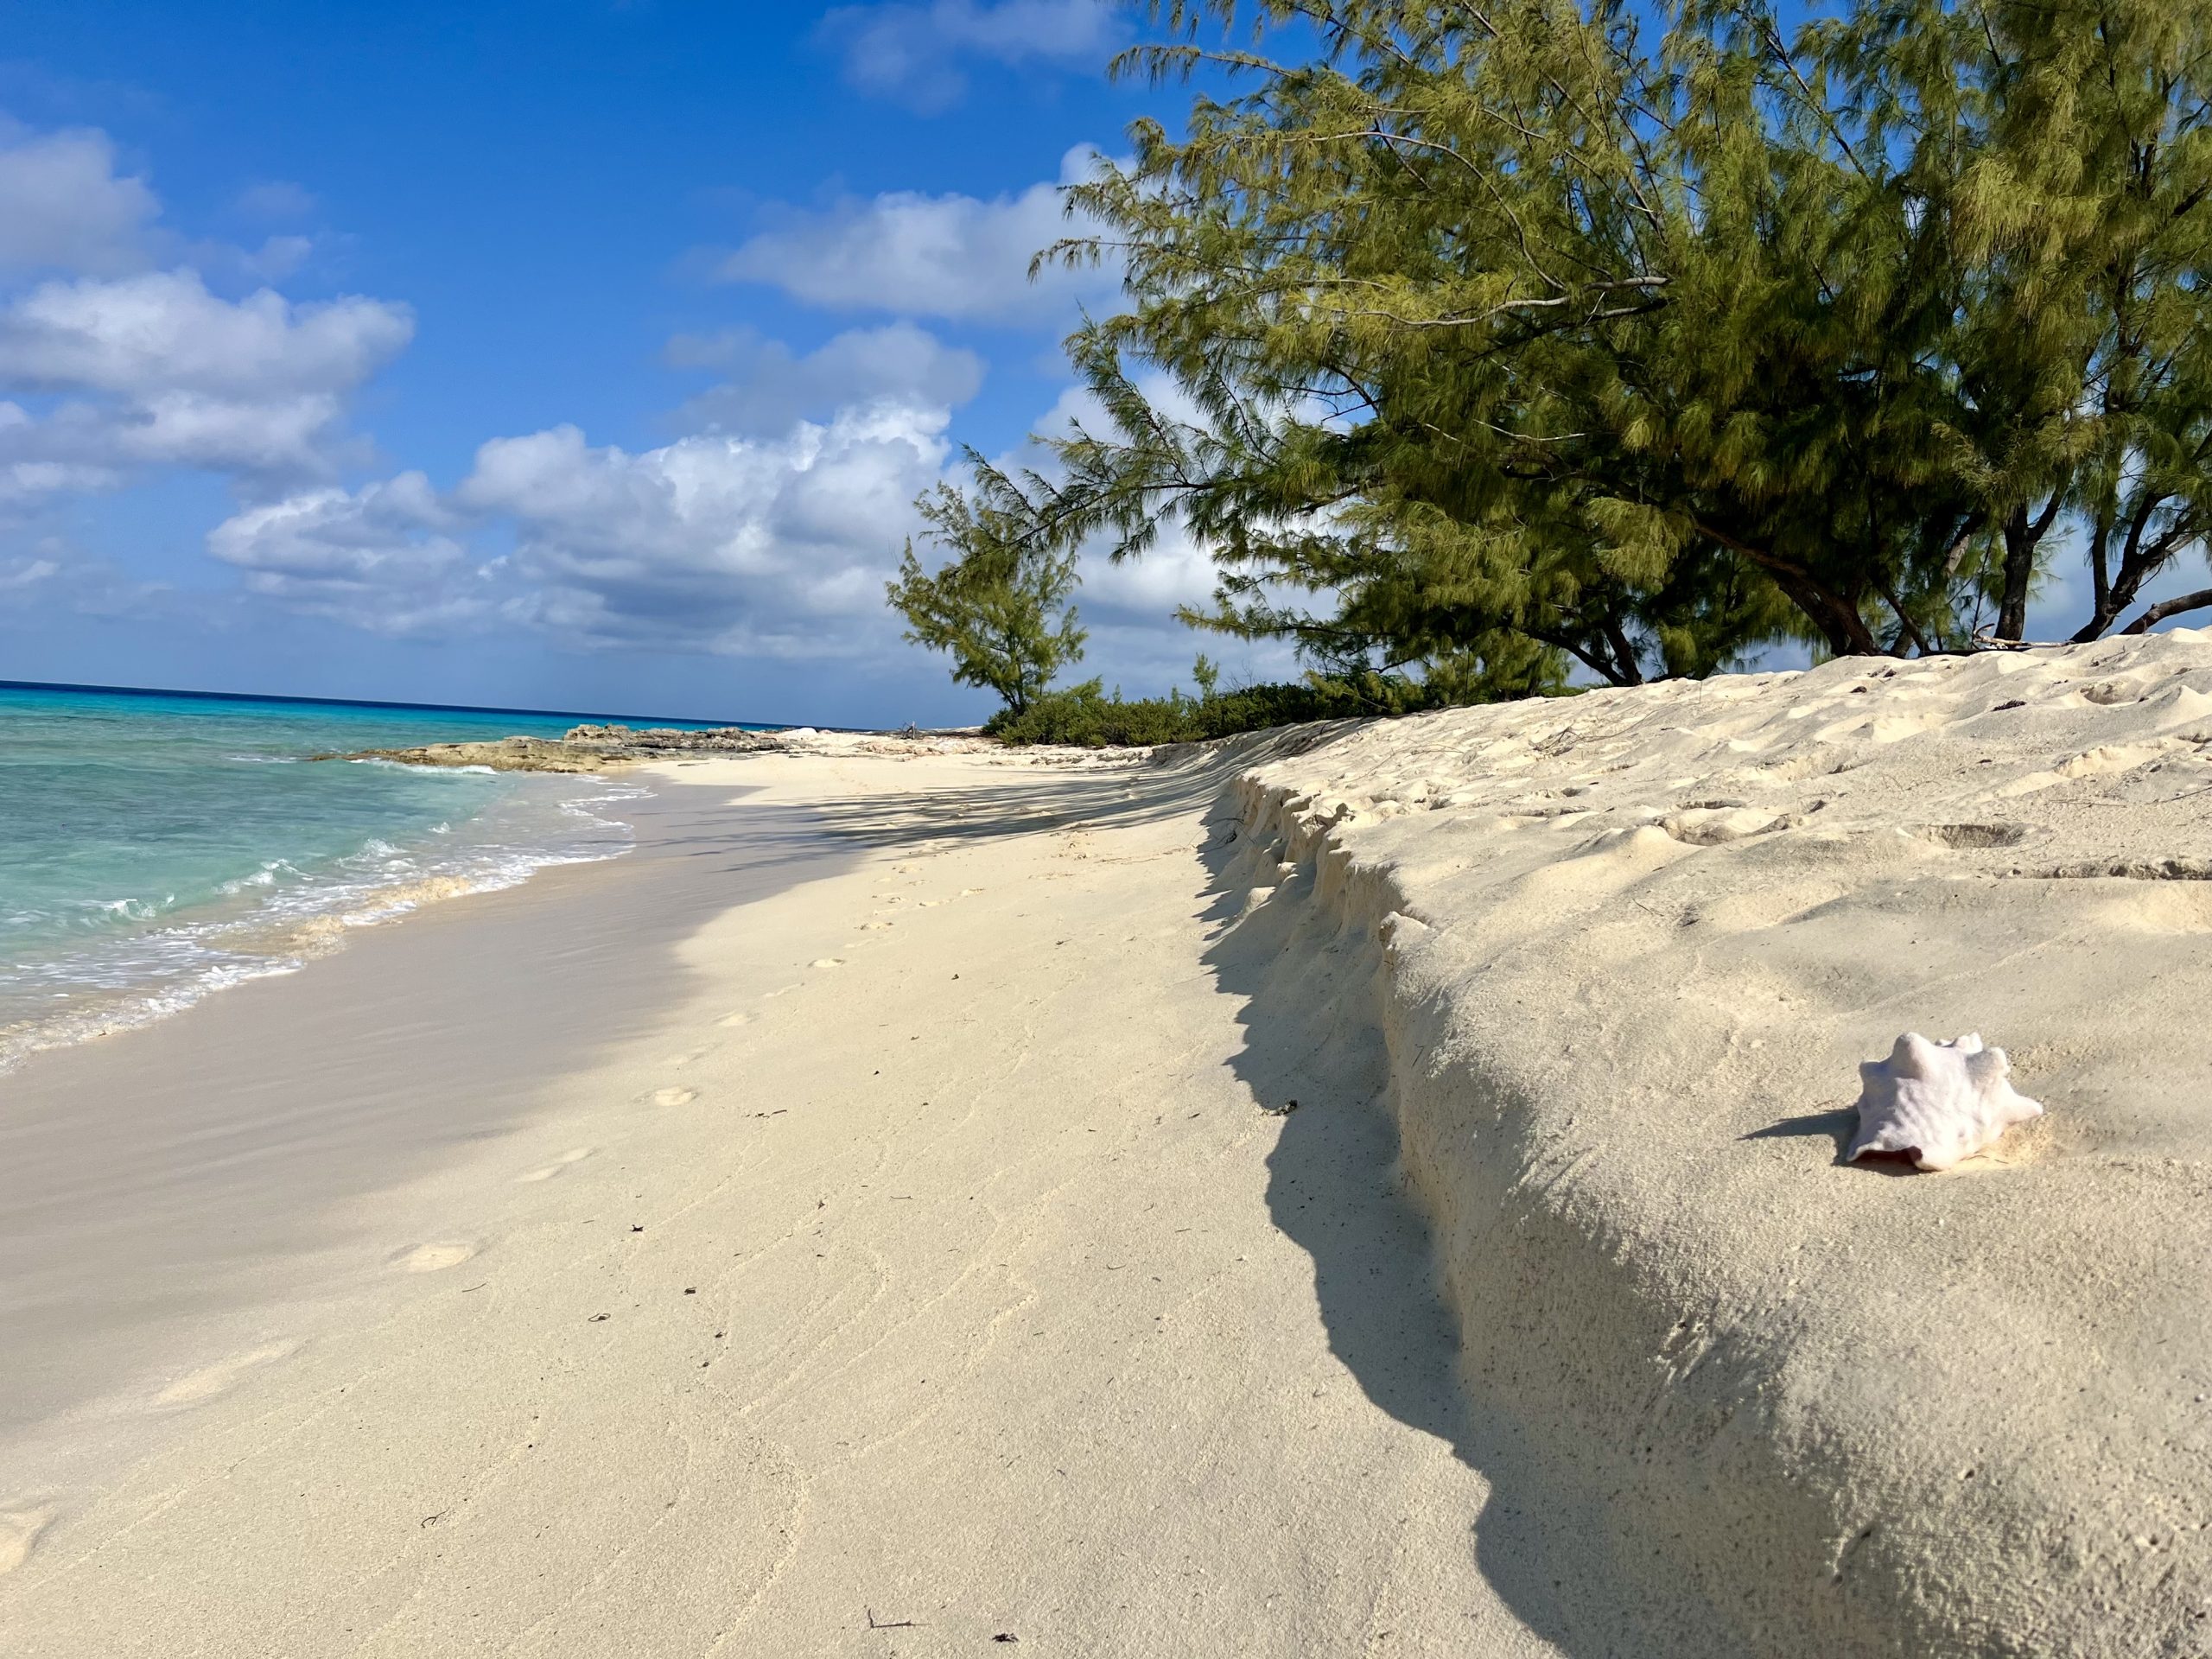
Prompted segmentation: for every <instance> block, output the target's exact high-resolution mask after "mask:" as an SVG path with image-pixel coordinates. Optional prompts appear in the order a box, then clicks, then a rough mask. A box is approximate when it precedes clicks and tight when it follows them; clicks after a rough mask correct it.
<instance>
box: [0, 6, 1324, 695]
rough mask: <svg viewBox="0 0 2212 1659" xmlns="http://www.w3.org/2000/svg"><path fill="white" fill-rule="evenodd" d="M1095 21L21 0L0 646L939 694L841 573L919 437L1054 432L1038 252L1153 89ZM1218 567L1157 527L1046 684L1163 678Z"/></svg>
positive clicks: (244, 685) (867, 590) (485, 682)
mask: <svg viewBox="0 0 2212 1659" xmlns="http://www.w3.org/2000/svg"><path fill="white" fill-rule="evenodd" d="M1128 37H1129V30H1128V22H1127V19H1126V16H1125V15H1124V14H1123V13H1122V10H1120V9H1118V8H1116V7H1115V6H1114V5H1112V4H1110V3H1108V0H915V3H896V4H891V3H883V4H847V5H842V6H836V7H824V6H819V5H813V4H807V3H789V4H779V5H766V4H744V3H731V0H722V3H712V4H710V3H703V0H630V3H613V0H553V3H546V0H537V3H533V4H531V5H530V6H528V7H526V8H525V7H523V6H519V5H505V4H479V5H474V6H469V7H463V8H454V7H435V8H433V7H426V6H416V5H410V4H406V3H382V4H377V5H367V4H358V5H355V4H346V5H323V6H317V7H314V8H307V7H301V6H297V5H290V4H283V5H280V4H275V3H234V4H232V5H229V6H226V7H221V8H208V7H179V6H175V5H174V4H162V5H156V4H143V3H139V4H114V3H110V4H102V5H100V6H97V7H86V6H63V5H60V4H52V3H40V4H30V5H20V6H17V7H15V8H12V9H11V12H10V30H9V34H8V36H7V39H6V41H5V45H4V48H0V49H4V51H5V52H6V54H8V55H7V57H6V59H5V60H4V61H0V677H10V678H28V679H67V680H78V681H92V682H105V683H138V684H157V685H176V686H185V687H194V688H203V689H216V690H269V691H283V692H291V693H299V694H310V695H321V696H365V697H401V698H416V699H422V700H435V701H453V702H494V703H503V704H526V705H541V706H559V707H566V708H607V709H627V710H638V711H645V712H657V713H665V714H671V715H681V714H697V715H728V716H744V717H753V718H765V719H791V720H815V721H823V722H825V723H829V722H835V723H853V722H876V721H885V722H890V721H906V720H908V719H918V720H921V721H933V720H951V719H959V718H977V717H980V716H981V715H982V713H984V712H986V711H987V710H988V707H989V706H990V702H989V699H988V697H983V696H979V695H978V694H976V693H972V692H968V691H963V690H957V689H956V688H954V687H952V686H951V685H950V683H949V682H948V681H947V679H946V677H945V674H944V667H943V664H942V661H941V659H938V658H931V657H928V656H925V655H924V654H923V653H921V652H918V651H916V650H914V649H913V648H912V647H911V646H907V645H903V644H902V643H900V642H899V639H898V637H897V628H896V625H895V623H894V622H893V620H891V619H890V618H889V617H887V614H886V613H884V610H883V607H882V605H881V599H880V595H881V584H882V582H883V580H884V578H885V576H886V575H887V573H888V570H889V568H890V567H891V565H892V564H893V563H895V559H896V556H897V553H898V550H899V544H900V543H901V542H902V541H903V539H904V537H906V534H907V533H908V532H909V531H911V530H912V528H913V524H914V521H913V518H912V513H911V509H910V503H911V499H912V496H913V495H914V494H915V493H917V492H918V490H920V489H922V488H924V487H925V486H928V485H929V484H931V483H932V482H934V481H935V480H937V479H938V478H939V477H942V476H947V475H950V473H951V472H952V470H953V469H954V468H955V467H957V446H958V445H959V444H962V443H972V444H974V445H976V447H978V448H982V450H984V451H985V452H987V453H990V454H1001V453H1004V452H1005V451H1007V449H1009V448H1011V447H1013V446H1014V445H1016V444H1018V443H1019V442H1020V441H1021V439H1022V436H1023V435H1024V434H1025V433H1026V432H1027V431H1029V430H1031V429H1033V428H1035V427H1037V426H1038V425H1039V423H1046V422H1057V421H1058V420H1059V419H1061V418H1064V417H1065V412H1066V410H1067V408H1068V407H1069V405H1067V404H1065V402H1064V399H1065V398H1066V397H1068V396H1069V395H1070V390H1071V388H1070V377H1069V375H1068V372H1067V371H1066V368H1065V362H1064V360H1063V359H1062V358H1061V356H1060V353H1059V351H1058V340H1060V338H1061V337H1062V336H1063V335H1064V334H1065V333H1066V332H1067V330H1068V329H1069V327H1071V325H1072V323H1073V321H1074V320H1075V318H1076V316H1077V311H1078V308H1079V307H1080V306H1081V305H1082V304H1083V303H1084V302H1085V301H1086V300H1089V301H1090V302H1094V303H1096V302H1099V301H1102V300H1104V299H1108V298H1109V297H1110V296H1111V294H1112V292H1113V285H1112V282H1111V280H1110V277H1107V276H1101V275H1098V274H1092V275H1090V276H1086V277H1060V278H1057V279H1055V280H1052V281H1051V282H1048V283H1045V284H1042V285H1032V284H1030V283H1028V282H1027V279H1026V277H1025V268H1026V265H1027V258H1028V255H1029V254H1030V252H1031V251H1033V249H1034V248H1035V247H1036V246H1038V245H1039V244H1040V243H1041V242H1043V241H1045V240H1047V239H1050V238H1052V237H1053V236H1055V235H1057V234H1058V233H1059V232H1060V231H1061V228H1062V222H1061V220H1060V218H1059V210H1058V197H1057V194H1056V193H1055V190H1054V187H1055V186H1056V185H1057V184H1058V183H1059V182H1061V181H1064V180H1065V179H1067V178H1069V177H1071V176H1074V175H1075V170H1076V169H1078V168H1081V167H1082V166H1083V165H1084V156H1086V155H1087V154H1088V153H1089V151H1090V149H1092V148H1093V147H1094V146H1095V147H1102V148H1103V149H1107V150H1108V151H1109V152H1110V151H1112V150H1113V149H1115V148H1116V146H1117V144H1118V143H1119V140H1120V136H1121V134H1122V131H1123V130H1124V129H1125V128H1126V126H1127V124H1128V121H1129V120H1130V119H1131V118H1132V117H1133V116H1135V114H1137V113H1138V112H1139V111H1141V110H1143V109H1144V108H1146V107H1147V105H1148V104H1150V105H1154V106H1155V107H1160V108H1162V109H1164V110H1166V111H1169V112H1171V113H1172V111H1173V106H1174V105H1179V103H1180V102H1181V101H1182V99H1183V98H1184V96H1185V94H1184V93H1182V92H1179V91H1174V90H1170V91H1169V92H1165V93H1154V92H1149V91H1147V90H1146V89H1144V88H1143V87H1141V86H1113V85H1110V84H1109V81H1108V80H1107V78H1106V76H1105V75H1104V73H1103V68H1104V66H1105V63H1106V61H1107V60H1108V59H1109V56H1110V55H1111V54H1112V52H1113V51H1114V50H1115V49H1116V47H1118V46H1119V45H1121V44H1122V43H1124V42H1125V41H1126V40H1127V39H1128ZM1210 585H1211V583H1210V581H1209V579H1208V577H1207V574H1206V571H1205V566H1204V563H1203V561H1202V560H1200V559H1199V558H1198V557H1197V556H1196V555H1195V554H1194V553H1193V552H1192V550H1189V549H1188V548H1187V547H1186V546H1180V545H1178V544H1175V543H1173V542H1172V541H1171V543H1170V544H1169V545H1168V546H1166V548H1165V549H1164V550H1163V551H1162V552H1161V553H1160V555H1159V556H1156V557H1154V558H1151V559H1148V560H1147V562H1146V563H1145V565H1144V566H1143V567H1142V568H1139V569H1130V568H1126V567H1125V568H1123V569H1120V570H1115V569H1105V568H1099V569H1090V570H1089V571H1087V573H1086V588H1085V590H1084V609H1085V615H1086V620H1087V621H1088V623H1089V625H1090V627H1091V630H1092V645H1091V652H1090V660H1089V661H1088V662H1087V663H1086V664H1084V671H1086V672H1094V671H1095V672H1100V673H1103V674H1104V675H1105V676H1106V677H1107V678H1108V680H1109V683H1123V684H1125V685H1126V686H1127V687H1128V689H1129V690H1132V691H1135V690H1156V689H1160V688H1162V687H1164V686H1166V684H1168V683H1172V682H1173V681H1175V680H1177V679H1178V678H1183V679H1185V681H1186V680H1187V667H1188V664H1189V662H1190V659H1191V657H1192V654H1193V652H1195V651H1196V650H1197V649H1198V648H1199V647H1200V646H1201V645H1206V644H1207V643H1208V642H1206V641H1205V640H1202V639H1199V638H1198V637H1196V636H1193V635H1192V634H1191V633H1190V632H1188V631H1187V630H1185V629H1184V628H1182V627H1181V626H1179V625H1177V624H1175V623H1173V621H1172V620H1169V614H1170V613H1171V612H1172V610H1173V606H1174V605H1175V604H1176V603H1177V602H1178V601H1183V600H1203V598H1204V596H1205V593H1206V592H1207V590H1208V588H1210ZM1212 649H1213V654H1215V655H1216V656H1217V657H1219V656H1221V655H1223V654H1224V653H1223V652H1221V651H1220V650H1219V649H1218V645H1214V646H1213V647H1212ZM1230 655H1231V657H1232V671H1235V669H1236V667H1237V666H1238V665H1239V664H1236V662H1235V660H1234V653H1230ZM1282 665H1283V664H1281V661H1280V660H1278V659H1276V658H1255V659H1252V660H1251V661H1250V663H1249V671H1255V672H1257V671H1272V670H1275V669H1279V668H1281V666H1282Z"/></svg>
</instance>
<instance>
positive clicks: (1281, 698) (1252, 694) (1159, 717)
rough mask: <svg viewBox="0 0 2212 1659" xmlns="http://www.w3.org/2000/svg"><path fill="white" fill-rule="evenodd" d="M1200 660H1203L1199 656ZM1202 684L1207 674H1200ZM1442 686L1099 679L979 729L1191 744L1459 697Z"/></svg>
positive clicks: (1048, 738) (1341, 680) (1390, 680)
mask: <svg viewBox="0 0 2212 1659" xmlns="http://www.w3.org/2000/svg"><path fill="white" fill-rule="evenodd" d="M1201 660H1203V659H1201ZM1209 678H1210V676H1206V675H1201V676H1200V683H1201V684H1205V683H1206V681H1207V680H1208V679H1209ZM1464 700H1465V699H1463V698H1459V697H1455V696H1452V695H1450V693H1449V691H1448V690H1446V689H1444V688H1441V687H1434V686H1431V685H1429V684H1426V683H1422V682H1421V681H1418V680H1411V679H1408V678H1406V677H1403V676H1401V675H1395V674H1360V675H1321V674H1312V675H1308V676H1307V677H1306V678H1305V679H1303V680H1293V681H1285V682H1279V683H1274V684H1268V685H1248V686H1243V687H1241V688H1238V689H1236V690H1228V691H1224V690H1218V689H1215V688H1209V689H1208V690H1205V692H1204V694H1203V695H1201V696H1195V697H1193V696H1185V694H1184V693H1183V692H1181V691H1180V690H1176V691H1171V692H1169V693H1168V694H1167V695H1166V696H1164V697H1138V698H1134V699H1125V698H1123V697H1122V695H1121V694H1120V693H1119V692H1118V691H1116V693H1115V694H1114V695H1113V696H1110V697H1109V696H1106V695H1104V693H1103V691H1102V690H1101V689H1100V686H1099V683H1098V682H1097V681H1096V680H1087V681H1085V682H1084V683H1083V684H1081V685H1077V686H1071V687H1069V688H1068V689H1067V690H1065V691H1048V692H1046V693H1044V694H1043V695H1042V696H1038V697H1036V698H1034V699H1033V701H1032V702H1030V705H1029V707H1028V708H1027V709H1024V710H1022V712H1021V713H1020V714H1018V715H1017V714H1015V713H1014V711H1013V710H1011V709H1001V711H1000V712H999V713H997V714H995V715H992V716H991V718H990V719H989V720H988V721H986V722H985V723H984V726H983V731H984V733H985V734H987V735H988V736H991V737H995V738H998V739H1000V740H1001V741H1003V742H1006V743H1009V744H1013V745H1015V746H1017V747H1018V746H1020V745H1024V744H1030V743H1065V744H1072V745H1074V746H1075V747H1079V748H1092V749H1100V748H1122V747H1136V746H1141V745H1148V744H1154V743H1193V742H1198V741H1203V740H1205V739H1207V738H1215V737H1233V736H1235V735H1236V734H1237V733H1239V732H1256V731H1263V730H1265V729H1266V728H1268V727H1270V726H1291V725H1296V724H1299V723H1300V722H1302V721H1314V720H1349V719H1360V718H1367V717H1371V716H1374V715H1409V714H1414V713H1417V712H1419V711H1420V710H1421V709H1440V708H1444V707H1446V706H1447V705H1449V704H1451V703H1452V702H1460V701H1464Z"/></svg>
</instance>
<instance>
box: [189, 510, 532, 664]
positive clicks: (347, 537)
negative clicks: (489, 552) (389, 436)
mask: <svg viewBox="0 0 2212 1659" xmlns="http://www.w3.org/2000/svg"><path fill="white" fill-rule="evenodd" d="M460 527H461V525H460V520H459V518H458V516H457V515H456V514H455V513H454V512H452V511H451V510H450V509H449V508H448V507H447V506H446V505H445V504H444V503H443V502H442V501H441V500H439V499H438V496H437V493H436V492H435V490H433V489H432V488H431V487H430V482H429V480H428V479H427V478H425V477H424V476H423V474H421V473H402V474H400V475H399V476H398V477H397V478H394V479H390V480H385V482H382V483H378V484H370V485H367V486H364V487H363V488H361V489H359V490H341V489H335V488H326V489H318V490H308V491H303V492H302V493H297V494H295V495H290V496H287V497H285V498H284V499H282V500H277V501H271V502H265V503H262V504H260V505H255V506H250V507H247V508H245V510H244V511H242V512H238V513H237V514H235V515H234V516H233V517H232V518H227V519H226V520H225V521H224V522H223V523H222V524H218V525H217V526H216V527H215V528H214V529H213V531H210V532H209V533H208V537H207V550H208V551H209V552H210V553H212V554H213V555H214V556H215V557H217V558H219V559H220V560H222V561H223V563H226V564H230V565H234V566H236V567H238V569H241V570H243V571H244V572H245V588H246V591H247V592H249V593H251V594H260V595H263V596H264V597H267V598H271V599H276V600H279V601H283V602H284V603H286V604H288V605H289V606H291V607H293V608H295V609H298V610H303V611H307V612H309V613H314V614H316V615H322V616H333V617H336V618H338V619H339V620H342V621H346V622H351V623H353V625H355V626H359V627H362V628H365V629H368V630H369V631H371V632H377V633H385V634H404V633H417V632H425V631H429V630H434V629H439V628H443V627H446V626H451V625H453V624H454V623H460V622H469V621H476V620H482V619H485V618H486V617H488V616H489V615H491V614H492V613H493V608H494V602H493V596H492V594H491V593H490V591H489V588H488V586H487V583H488V581H489V578H490V575H491V573H490V572H489V571H487V570H486V569H483V568H481V567H479V566H476V565H474V564H473V563H471V561H470V558H469V555H468V551H467V548H466V547H465V546H464V545H463V543H461V541H459V540H457V539H456V538H455V537H453V536H451V535H449V534H448V533H446V532H447V531H450V530H454V529H457V528H460Z"/></svg>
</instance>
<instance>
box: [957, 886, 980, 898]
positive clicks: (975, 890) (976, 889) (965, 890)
mask: <svg viewBox="0 0 2212 1659" xmlns="http://www.w3.org/2000/svg"><path fill="white" fill-rule="evenodd" d="M982 891H983V889H982V888H981V887H963V888H961V889H960V896H961V897H962V898H963V899H965V898H966V897H968V895H969V894H970V893H981V892H982Z"/></svg>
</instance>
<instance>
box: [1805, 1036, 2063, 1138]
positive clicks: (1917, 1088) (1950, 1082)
mask: <svg viewBox="0 0 2212 1659" xmlns="http://www.w3.org/2000/svg"><path fill="white" fill-rule="evenodd" d="M2011 1076H2012V1064H2011V1062H2009V1061H2008V1060H2006V1059H2005V1051H2004V1050H2003V1049H2001V1048H1984V1047H1983V1046H1982V1044H1981V1034H1980V1033H1979V1032H1971V1031H1970V1032H1968V1033H1967V1034H1966V1035H1965V1036H1963V1037H1961V1038H1957V1039H1955V1040H1953V1041H1951V1042H1948V1043H1931V1042H1929V1040H1928V1039H1926V1038H1925V1037H1923V1036H1922V1035H1921V1034H1920V1033H1918V1032H1916V1031H1909V1032H1907V1033H1905V1034H1904V1036H1902V1037H1900V1038H1898V1039H1897V1046H1896V1047H1895V1048H1893V1049H1891V1051H1890V1058H1888V1059H1886V1060H1867V1061H1865V1062H1864V1063H1862V1064H1861V1065H1860V1066H1859V1133H1858V1134H1857V1135H1853V1136H1852V1138H1851V1150H1850V1152H1849V1153H1848V1154H1847V1156H1849V1157H1850V1158H1852V1159H1853V1160H1856V1159H1860V1158H1865V1157H1867V1156H1869V1155H1871V1154H1876V1153H1889V1154H1903V1155H1904V1156H1907V1157H1910V1159H1911V1160H1912V1161H1913V1163H1914V1164H1915V1165H1916V1166H1918V1167H1919V1168H1922V1169H1948V1168H1950V1166H1952V1165H1954V1164H1955V1163H1957V1162H1958V1161H1959V1160H1961V1159H1962V1158H1971V1157H1973V1156H1974V1154H1976V1153H1977V1152H1980V1150H1981V1149H1982V1148H1983V1147H1990V1146H1994V1145H1995V1144H1996V1143H1997V1140H1998V1137H1999V1136H2000V1135H2003V1134H2004V1133H2005V1130H2007V1129H2009V1128H2012V1125H2014V1124H2015V1123H2024V1122H2027V1121H2028V1120H2029V1119H2030V1118H2031V1117H2041V1116H2043V1108H2042V1107H2041V1106H2040V1105H2038V1104H2037V1103H2036V1102H2034V1101H2032V1100H2030V1099H2028V1098H2027V1097H2026V1096H2024V1095H2018V1094H2015V1093H2013V1092H2012V1084H2011V1083H2009V1082H2008V1081H2006V1079H2007V1078H2009V1077H2011Z"/></svg>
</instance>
